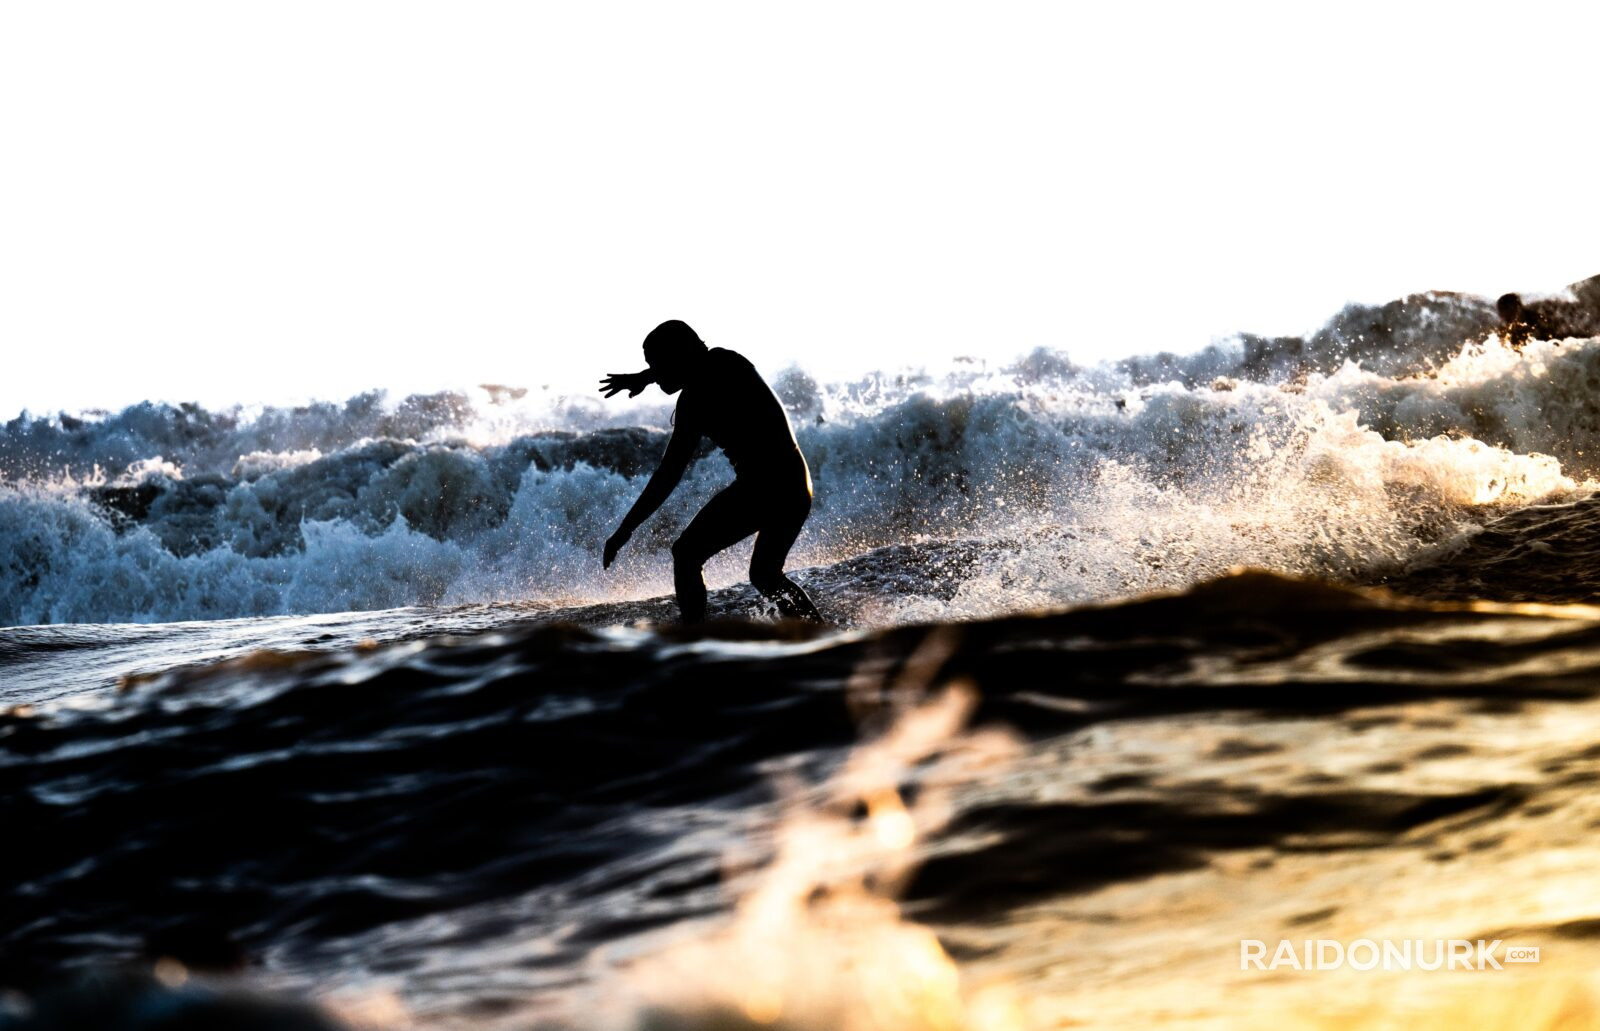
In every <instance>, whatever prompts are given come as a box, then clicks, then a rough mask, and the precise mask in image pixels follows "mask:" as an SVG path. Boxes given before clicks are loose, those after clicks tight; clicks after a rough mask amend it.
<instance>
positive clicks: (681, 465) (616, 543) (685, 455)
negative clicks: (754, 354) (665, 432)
mask: <svg viewBox="0 0 1600 1031" xmlns="http://www.w3.org/2000/svg"><path fill="white" fill-rule="evenodd" d="M641 389H643V388H641ZM699 442H700V434H699V433H697V432H695V431H693V430H691V429H689V428H688V427H686V426H682V425H680V426H678V428H677V429H675V430H673V431H672V439H671V440H669V441H667V453H666V454H665V455H662V456H661V464H660V465H658V466H656V471H655V472H653V473H651V474H650V482H649V483H647V484H645V485H644V490H643V492H641V493H640V495H639V500H638V501H635V502H634V503H633V507H632V508H630V509H628V514H627V515H625V516H623V517H622V525H621V526H620V527H618V528H617V532H616V533H614V534H612V535H611V537H610V538H609V539H608V540H607V541H606V548H605V553H604V555H603V556H602V559H601V567H602V568H605V569H609V568H611V563H612V562H613V561H615V559H616V557H617V552H619V551H621V550H622V546H623V545H624V544H626V543H628V539H629V538H630V537H632V536H633V531H635V530H637V529H638V528H639V526H640V524H641V523H643V522H644V521H645V520H646V519H649V518H650V517H651V516H653V515H655V513H656V509H658V508H660V507H661V503H662V502H663V501H665V500H667V496H668V495H670V494H671V493H672V489H673V488H674V487H676V486H677V485H678V481H679V480H681V479H683V472H684V470H685V469H687V468H689V463H690V462H691V461H693V460H694V448H695V445H696V444H698V443H699Z"/></svg>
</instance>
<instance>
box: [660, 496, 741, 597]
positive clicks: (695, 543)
mask: <svg viewBox="0 0 1600 1031" xmlns="http://www.w3.org/2000/svg"><path fill="white" fill-rule="evenodd" d="M757 528H758V527H757V523H756V514H755V510H754V508H753V507H752V505H751V504H750V497H749V492H748V491H747V490H746V489H745V488H743V487H741V486H740V484H739V481H737V480H735V481H734V482H733V483H732V484H731V485H729V486H728V487H725V488H724V489H723V490H722V491H721V492H720V493H719V494H717V495H716V496H715V497H713V498H712V499H711V500H710V501H708V502H706V507H705V508H702V509H701V510H700V514H699V515H697V516H695V517H694V518H693V519H692V520H690V522H689V525H688V526H687V527H685V528H684V531H683V535H682V536H680V537H679V538H678V539H677V541H675V542H674V543H673V545H672V581H673V586H674V587H675V588H677V591H678V612H679V615H680V618H682V620H683V621H684V622H685V623H698V622H700V621H702V620H704V619H705V618H706V578H705V573H704V572H703V571H702V567H703V566H704V565H705V564H706V559H708V558H710V557H711V556H712V555H715V554H716V553H717V552H719V551H721V550H722V549H723V548H729V547H732V546H733V545H735V544H737V543H739V542H740V541H742V540H744V539H745V538H746V537H748V536H750V535H751V534H752V533H755V532H756V529H757Z"/></svg>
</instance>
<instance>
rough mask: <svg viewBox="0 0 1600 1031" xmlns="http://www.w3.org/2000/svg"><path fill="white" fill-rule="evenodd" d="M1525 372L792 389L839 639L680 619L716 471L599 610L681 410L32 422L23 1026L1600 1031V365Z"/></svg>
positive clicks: (574, 402) (11, 921)
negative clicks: (1373, 941)
mask: <svg viewBox="0 0 1600 1031" xmlns="http://www.w3.org/2000/svg"><path fill="white" fill-rule="evenodd" d="M1590 292H1592V291H1590ZM1551 303H1553V304H1554V303H1560V304H1565V305H1566V306H1567V309H1568V311H1569V314H1570V315H1571V319H1570V320H1569V322H1570V324H1572V325H1575V326H1579V327H1580V328H1581V327H1583V326H1586V325H1589V323H1586V322H1584V320H1585V319H1589V320H1591V322H1592V321H1594V320H1597V319H1600V307H1595V306H1593V305H1591V304H1590V303H1589V296H1588V293H1586V292H1585V290H1584V289H1583V285H1582V284H1580V287H1579V288H1577V289H1576V291H1575V295H1574V296H1573V297H1572V298H1569V299H1568V300H1566V301H1561V302H1551ZM1591 307H1594V309H1595V310H1593V311H1591ZM1496 327H1497V319H1496V316H1495V313H1494V308H1493V303H1492V301H1491V300H1489V299H1484V298H1478V297H1471V296H1464V295H1455V294H1437V293H1436V294H1421V295H1416V296H1413V297H1409V298H1405V299H1403V300H1400V301H1396V302H1394V303H1392V304H1389V305H1383V306H1376V307H1352V308H1350V309H1347V310H1346V311H1344V312H1342V313H1340V314H1339V315H1338V316H1337V317H1336V318H1334V319H1333V320H1332V321H1330V322H1329V324H1328V325H1327V326H1326V327H1324V328H1323V329H1322V330H1321V331H1319V332H1318V333H1316V334H1313V335H1311V336H1309V337H1307V338H1304V339H1301V338H1292V339H1275V340H1264V339H1258V338H1250V337H1241V338H1238V339H1236V340H1233V341H1228V342H1225V343H1221V344H1218V345H1216V346H1214V347H1212V348H1209V349H1207V350H1206V351H1204V352H1201V353H1198V354H1190V355H1170V354H1157V355H1150V356H1146V357H1141V358H1136V359H1129V360H1126V361H1123V362H1119V363H1113V364H1108V365H1102V366H1094V367H1085V366H1080V365H1077V364H1075V363H1073V362H1072V361H1071V360H1070V358H1069V357H1068V356H1066V355H1063V354H1058V353H1053V352H1048V351H1037V352H1034V353H1032V354H1030V355H1027V356H1025V357H1023V358H1021V359H1019V360H1016V361H1014V362H1010V363H986V362H982V361H976V360H975V361H972V362H967V363H962V364H958V365H957V366H955V367H953V368H949V369H942V370H931V371H928V370H925V371H920V372H916V373H903V374H884V375H876V376H872V377H869V378H866V379H863V380H861V381H857V382H851V383H818V382H816V381H814V380H813V379H812V378H810V377H809V376H808V375H807V374H806V373H805V371H804V370H803V369H802V368H798V367H791V368H788V369H779V370H774V369H765V370H764V371H766V372H768V373H769V374H770V375H771V378H772V380H773V382H774V385H775V388H776V389H777V391H778V393H779V395H780V398H781V399H782V400H783V401H784V403H785V405H786V407H787V408H788V409H789V411H790V415H791V418H792V420H793V421H794V423H795V425H796V428H797V433H798V437H799V440H800V443H801V446H802V448H803V449H804V450H805V452H806V454H807V456H808V458H809V459H810V461H811V464H812V469H813V475H814V478H815V480H816V484H817V499H816V505H815V507H814V509H813V515H812V519H811V521H810V523H808V525H807V528H806V530H805V532H804V533H803V534H802V536H801V538H800V541H799V543H798V544H797V546H796V550H795V552H794V553H793V555H792V556H791V561H790V568H791V570H792V571H795V576H796V579H798V580H799V581H801V582H802V583H803V584H804V585H805V586H806V587H807V589H808V590H809V591H810V592H811V593H812V595H813V597H814V598H815V599H816V601H817V602H818V605H819V606H820V607H821V609H822V610H823V612H824V613H825V614H826V615H827V616H828V618H829V620H830V624H831V625H830V626H829V627H827V628H811V627H797V626H793V625H788V624H783V623H780V622H777V621H775V620H774V619H773V617H772V614H771V613H769V612H767V611H766V610H765V609H764V608H763V605H762V603H761V602H760V600H759V598H758V597H757V596H756V595H754V594H753V592H751V591H750V590H749V588H748V587H747V586H744V585H743V584H742V579H743V564H744V562H745V561H746V560H747V556H748V546H745V547H743V548H739V549H734V550H733V551H732V552H731V553H729V554H726V555H724V556H721V557H719V559H717V560H716V561H715V562H713V564H712V566H711V567H710V569H709V571H708V572H709V579H710V580H711V582H712V585H713V586H714V587H715V588H717V589H716V590H714V591H713V595H712V614H713V616H714V617H715V621H714V623H713V624H712V625H710V626H708V627H705V628H698V629H684V628H676V627H674V626H672V623H671V618H672V614H673V607H672V605H671V602H670V599H668V598H666V597H665V593H666V592H667V590H668V588H669V585H670V560H669V556H668V553H667V548H668V546H669V545H670V542H671V540H672V537H673V535H674V533H675V531H676V530H677V529H678V528H680V527H681V526H682V525H683V524H684V523H685V522H686V521H687V519H688V518H689V517H690V516H692V514H693V512H694V510H695V508H696V507H697V506H698V505H699V504H700V503H702V502H703V501H704V500H705V499H706V498H707V497H708V496H709V495H710V493H712V492H713V491H715V490H716V489H718V487H720V486H721V485H722V484H723V483H725V482H727V480H728V479H729V478H730V476H731V474H730V472H729V470H728V468H727V466H726V463H725V462H724V461H723V460H722V459H721V458H720V457H718V456H715V455H709V456H706V457H703V458H702V459H701V460H700V461H699V462H698V463H697V464H696V466H695V467H694V468H693V469H692V470H691V473H690V474H689V476H688V477H687V478H686V480H685V483H684V485H683V486H682V487H680V489H679V492H678V493H677V494H676V495H675V496H674V498H673V499H672V500H671V501H670V502H669V503H668V504H667V505H666V506H665V507H664V508H663V511H662V513H661V514H660V515H658V516H657V517H656V518H655V519H654V520H653V521H652V522H651V523H650V524H647V526H646V527H645V528H644V529H642V530H641V531H640V533H639V534H637V535H636V537H635V541H634V544H633V545H632V546H631V548H630V550H629V551H627V552H625V553H624V558H623V560H622V561H621V562H620V563H619V565H618V566H615V567H613V569H612V570H611V571H610V572H608V573H602V572H601V570H600V568H599V559H598V546H599V542H600V541H602V540H603V539H604V538H605V536H606V535H607V534H608V533H609V532H610V531H611V530H612V529H613V528H614V527H615V525H616V523H617V521H618V520H619V519H620V517H621V515H622V513H623V512H624V511H626V509H627V507H628V506H629V505H630V504H631V503H632V501H633V498H634V497H635V496H636V495H637V493H638V491H639V489H640V488H641V487H642V485H643V481H644V478H645V477H646V476H647V475H648V473H649V471H650V469H651V468H652V467H653V462H654V459H655V457H656V456H657V455H658V454H659V452H660V450H661V448H662V447H663V445H664V442H665V439H666V432H667V423H668V415H669V410H668V409H667V408H665V407H663V406H661V405H660V404H651V403H643V402H641V403H635V404H631V405H630V404H619V403H613V404H609V405H608V404H606V403H604V402H601V401H600V400H598V398H587V397H580V398H574V397H562V396H550V395H548V394H547V393H544V392H540V391H522V390H517V389H512V388H510V387H504V386H486V387H483V388H481V389H478V390H475V391H469V392H462V393H441V394H436V395H428V396H414V397H409V398H389V397H386V396H384V395H382V394H379V393H373V394H368V395H363V396H360V397H357V398H353V399H350V400H348V401H344V402H340V403H329V404H321V405H311V406H306V407H301V408H294V409H253V410H243V409H240V410H228V411H208V410H204V409H201V408H198V407H193V406H171V405H166V404H154V403H151V404H144V405H139V406H135V407H132V408H129V409H126V410H124V411H122V412H117V413H79V414H78V415H71V416H69V415H53V416H24V417H22V418H19V419H17V420H14V421H12V422H11V423H8V424H6V425H5V426H4V427H0V477H3V484H0V625H4V626H5V627H6V629H4V630H0V705H4V706H6V707H7V709H6V710H5V712H4V714H3V715H0V780H3V781H4V788H3V789H0V826H3V827H4V828H5V836H6V838H7V841H8V844H7V845H6V846H5V847H4V848H3V849H0V874H3V876H0V886H3V888H0V890H4V892H5V902H4V907H3V909H0V913H3V914H4V915H3V918H0V984H3V985H8V986H10V987H11V988H12V989H13V993H12V994H11V995H9V996H5V997H4V1001H3V1002H0V1027H5V1028H11V1027H19V1028H20V1027H28V1028H33V1027H38V1028H44V1027H52V1028H54V1027H72V1026H91V1025H92V1026H103V1027H167V1026H179V1025H178V1024H176V1023H173V1024H170V1025H169V1024H168V1023H162V1021H182V1020H185V1019H187V1020H193V1021H198V1022H200V1026H245V1023H241V1022H248V1021H252V1020H253V1021H257V1022H258V1024H257V1025H250V1026H263V1027H265V1026H284V1027H289V1026H295V1027H311V1026H325V1025H326V1026H333V1025H336V1024H340V1023H342V1024H345V1025H349V1026H372V1027H393V1028H402V1027H429V1028H432V1027H440V1028H449V1027H507V1028H512V1027H517V1028H531V1027H601V1028H618V1029H621V1028H632V1027H735V1026H781V1027H791V1028H823V1027H826V1028H852V1029H853V1028H859V1029H862V1031H866V1029H888V1028H896V1029H898V1028H972V1029H977V1028H996V1029H998V1028H1024V1027H1059V1026H1130V1027H1134V1026H1153V1025H1158V1024H1167V1025H1172V1026H1184V1027H1240V1026H1250V1025H1251V1023H1252V1022H1259V1023H1261V1024H1262V1026H1283V1025H1284V1024H1285V1023H1286V1022H1291V1017H1292V1020H1293V1021H1298V1022H1300V1023H1302V1024H1305V1025H1307V1026H1322V1025H1324V1024H1331V1023H1338V1024H1353V1025H1361V1026H1380V1025H1382V1023H1383V1021H1386V1020H1387V1021H1392V1022H1405V1023H1407V1024H1415V1023H1417V1022H1419V1021H1422V1022H1426V1021H1427V1020H1430V1019H1437V1020H1438V1021H1439V1022H1440V1023H1441V1025H1442V1024H1443V1023H1444V1022H1446V1021H1448V1020H1449V1019H1451V1018H1450V1014H1451V1013H1455V1012H1471V1013H1473V1014H1477V1015H1478V1016H1479V1017H1480V1018H1481V1020H1480V1022H1484V1021H1486V1022H1488V1023H1491V1024H1492V1023H1493V1022H1494V1020H1495V1019H1498V1018H1493V1017H1492V1013H1493V1012H1494V1009H1493V1008H1494V1006H1496V1005H1501V1004H1502V1003H1505V1004H1506V1005H1507V1006H1508V1007H1509V1008H1508V1009H1507V1015H1506V1017H1505V1020H1504V1023H1506V1024H1507V1026H1510V1025H1511V1024H1512V1023H1517V1022H1519V1021H1520V1023H1519V1024H1518V1026H1527V1025H1528V1023H1529V1022H1531V1023H1532V1024H1533V1025H1534V1026H1588V1024H1585V1023H1581V1020H1587V1019H1589V1018H1588V1015H1589V1014H1591V1013H1593V1012H1595V1011H1594V1009H1593V1007H1592V1006H1590V1005H1589V1003H1588V1000H1589V998H1590V996H1589V994H1588V993H1589V992H1590V991H1591V985H1590V984H1589V981H1588V978H1589V977H1590V975H1589V974H1588V973H1587V971H1588V970H1589V969H1591V968H1593V965H1594V960H1595V959H1596V958H1597V956H1596V953H1595V950H1594V944H1593V943H1594V941H1595V940H1596V935H1595V934H1594V933H1593V928H1594V927H1595V926H1597V924H1600V895H1597V894H1596V893H1595V891H1594V889H1593V888H1591V887H1590V883H1591V880H1592V878H1590V877H1589V876H1588V871H1589V870H1590V869H1592V868H1593V864H1594V862H1595V860H1596V859H1597V858H1600V856H1597V854H1596V852H1597V850H1596V848H1595V846H1594V845H1593V844H1592V843H1591V841H1590V837H1591V827H1592V826H1593V825H1595V821H1596V820H1600V813H1595V812H1593V811H1592V810H1593V809H1594V805H1593V804H1592V803H1591V801H1590V798H1589V796H1590V792H1589V791H1588V787H1587V786H1588V785H1590V784H1592V783H1593V782H1594V779H1595V778H1596V777H1597V776H1600V766H1597V765H1596V764H1597V763H1600V759H1597V757H1596V751H1595V748H1594V746H1593V740H1594V737H1595V731H1596V729H1597V727H1596V725H1595V724H1594V723H1591V721H1595V720H1600V709H1597V708H1596V697H1597V696H1596V686H1597V685H1600V680H1597V679H1596V673H1597V670H1600V648H1597V642H1600V609H1594V608H1590V607H1589V603H1592V602H1594V601H1595V599H1596V596H1597V593H1600V592H1597V588H1600V546H1597V545H1596V544H1595V543H1594V541H1595V540H1596V539H1597V537H1596V533H1595V531H1596V530H1600V500H1597V499H1596V498H1595V496H1594V495H1595V489H1596V486H1597V479H1600V447H1597V443H1600V400H1597V398H1600V335H1590V336H1574V337H1570V338H1567V339H1563V340H1534V341H1531V342H1529V343H1528V344H1527V345H1526V346H1524V347H1522V348H1521V349H1520V350H1518V349H1513V348H1511V347H1510V346H1508V345H1507V344H1506V343H1505V342H1504V341H1503V340H1501V339H1500V338H1499V337H1498V336H1497V335H1496V333H1495V330H1496ZM1597 328H1600V323H1597ZM747 350H748V352H749V353H750V354H751V356H752V357H754V358H756V360H757V364H758V367H760V366H761V365H762V363H761V361H760V355H759V351H758V349H757V348H755V347H751V348H748V349H747ZM657 396H659V395H657ZM645 400H646V401H647V400H648V399H645ZM1486 936H1487V937H1490V938H1496V937H1497V938H1502V939H1506V940H1511V939H1513V938H1517V939H1519V940H1524V941H1527V942H1530V943H1532V944H1535V945H1540V944H1542V945H1543V946H1544V950H1545V955H1546V961H1545V962H1543V963H1541V964H1540V965H1538V966H1535V967H1525V968H1522V969H1519V970H1517V971H1511V972H1506V976H1505V977H1504V978H1503V979H1502V980H1501V981H1498V982H1491V981H1488V980H1485V979H1479V980H1477V981H1473V982H1471V983H1466V982H1464V981H1463V979H1462V978H1460V977H1454V978H1452V977H1448V976H1445V975H1442V974H1428V973H1426V972H1416V971H1411V972H1406V973H1404V974H1401V973H1397V972H1382V973H1380V974H1375V975H1373V976H1362V975H1361V974H1359V973H1358V972H1354V971H1351V970H1349V969H1346V970H1344V971H1342V972H1339V973H1327V974H1318V975H1310V976H1306V977H1302V978H1295V977H1286V976H1282V975H1276V974H1275V975H1274V976H1267V975H1265V974H1260V973H1257V972H1252V971H1248V970H1244V971H1241V970H1240V966H1239V942H1240V940H1243V939H1264V940H1266V939H1270V940H1272V941H1273V942H1276V940H1278V939H1289V938H1292V939H1295V940H1296V941H1299V940H1300V939H1306V938H1313V939H1323V938H1334V939H1341V940H1344V941H1350V940H1353V939H1358V938H1386V939H1387V938H1393V939H1395V940H1400V939H1408V940H1409V939H1427V940H1436V939H1457V938H1459V939H1469V940H1476V939H1478V938H1483V937H1486ZM1484 977H1485V978H1487V977H1488V975H1487V974H1486V975H1484ZM85 979H87V980H85ZM286 1000H300V1001H286ZM1507 1000H1511V1001H1509V1002H1508V1001H1507ZM1462 1007H1465V1008H1466V1009H1465V1010H1462ZM1573 1014H1577V1015H1578V1016H1577V1017H1573ZM1573 1020H1579V1021H1580V1022H1578V1023H1573V1022H1572V1021H1573ZM1564 1022H1565V1023H1564ZM186 1026H195V1025H193V1024H191V1025H186Z"/></svg>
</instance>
